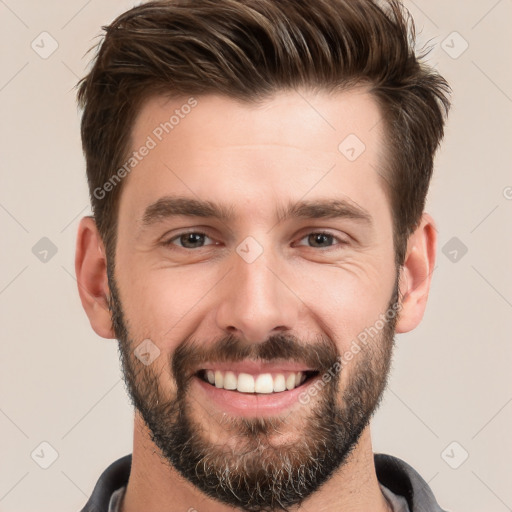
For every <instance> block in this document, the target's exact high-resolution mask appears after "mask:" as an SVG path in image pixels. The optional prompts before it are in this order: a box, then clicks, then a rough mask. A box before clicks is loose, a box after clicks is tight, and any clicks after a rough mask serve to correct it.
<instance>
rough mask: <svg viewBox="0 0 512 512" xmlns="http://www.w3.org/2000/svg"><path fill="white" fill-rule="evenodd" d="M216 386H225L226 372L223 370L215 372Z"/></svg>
mask: <svg viewBox="0 0 512 512" xmlns="http://www.w3.org/2000/svg"><path fill="white" fill-rule="evenodd" d="M215 387H216V388H223V387H224V374H223V373H222V372H219V370H217V371H216V372H215Z"/></svg>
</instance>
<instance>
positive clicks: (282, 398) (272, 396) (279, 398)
mask: <svg viewBox="0 0 512 512" xmlns="http://www.w3.org/2000/svg"><path fill="white" fill-rule="evenodd" d="M317 379H318V376H315V377H313V378H310V379H308V380H306V381H305V382H304V383H303V384H301V385H300V386H298V387H296V388H295V389H292V390H288V391H281V392H279V393H240V392H238V391H230V390H228V389H223V388H217V387H215V386H212V385H211V384H209V383H208V382H205V381H204V380H202V379H200V378H199V377H197V376H195V377H194V378H193V386H192V388H191V392H194V390H195V389H197V388H199V390H200V391H201V392H203V393H205V394H206V397H207V399H208V402H209V403H214V404H215V405H216V406H217V407H218V408H219V409H221V410H222V412H228V413H230V414H233V415H237V416H244V417H248V416H262V415H275V414H279V413H281V412H286V410H287V409H289V408H290V407H291V406H293V405H294V404H296V403H298V404H300V402H299V396H300V395H301V394H302V393H304V392H305V391H306V390H307V388H308V387H309V386H310V385H311V384H312V383H314V382H315V381H316V380H317ZM300 405H302V404H300Z"/></svg>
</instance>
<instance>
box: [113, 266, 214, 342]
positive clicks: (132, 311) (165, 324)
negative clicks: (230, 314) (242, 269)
mask: <svg viewBox="0 0 512 512" xmlns="http://www.w3.org/2000/svg"><path fill="white" fill-rule="evenodd" d="M119 275H122V273H121V271H119ZM129 275H130V278H129V279H127V280H126V281H125V283H124V287H123V294H122V298H123V307H124V311H125V316H126V318H127V319H128V321H129V323H130V334H131V335H132V336H134V337H137V338H141V339H145V338H150V339H152V340H154V342H155V343H157V344H158V346H159V347H160V349H161V350H165V351H167V352H169V351H173V350H174V349H175V348H176V345H177V344H178V343H180V342H181V341H182V340H183V339H184V337H186V336H187V335H189V334H190V333H191V331H190V327H191V326H190V321H191V319H192V318H195V315H196V308H197V309H198V310H199V309H200V304H201V301H202V300H204V299H205V297H206V296H207V295H208V294H209V293H212V292H213V293H214V289H212V287H213V286H214V284H215V282H216V281H218V278H216V276H217V273H215V272H213V271H212V272H208V271H206V270H205V271H204V272H203V271H201V270H199V268H198V267H195V266H189V267H183V268H168V269H162V268H160V269H145V271H144V272H143V273H142V272H141V273H140V275H137V274H136V273H133V272H131V273H130V274H129ZM209 290H210V292H209ZM192 331H193V329H192Z"/></svg>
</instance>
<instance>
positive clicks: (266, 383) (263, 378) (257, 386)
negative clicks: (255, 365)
mask: <svg viewBox="0 0 512 512" xmlns="http://www.w3.org/2000/svg"><path fill="white" fill-rule="evenodd" d="M254 391H255V393H272V392H273V391H274V381H273V380H272V375H270V373H262V374H261V375H258V377H257V378H256V382H255V383H254Z"/></svg>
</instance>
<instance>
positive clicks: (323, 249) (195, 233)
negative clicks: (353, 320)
mask: <svg viewBox="0 0 512 512" xmlns="http://www.w3.org/2000/svg"><path fill="white" fill-rule="evenodd" d="M190 234H194V235H201V236H205V237H207V238H210V239H211V237H210V236H208V234H207V233H204V232H203V231H183V232H182V233H178V234H177V235H175V236H173V237H172V238H171V239H169V240H167V241H165V242H163V244H162V245H164V246H165V247H169V246H172V245H174V244H173V242H174V241H175V240H178V239H180V238H181V237H182V236H185V235H190ZM311 235H325V236H329V237H332V238H333V240H336V241H338V243H339V244H338V245H347V244H348V242H347V241H346V240H342V239H341V238H338V237H337V236H335V235H333V234H332V233H329V232H327V231H311V232H309V233H307V234H305V235H304V236H303V237H302V238H301V239H300V240H303V239H304V238H307V237H309V236H311ZM212 245H215V244H212ZM176 247H178V248H179V249H184V250H186V251H194V250H198V249H204V248H205V247H207V246H202V247H195V248H189V247H182V246H180V245H178V246H176ZM306 247H310V249H319V250H321V251H324V252H326V251H329V250H334V249H336V248H338V247H337V246H336V245H333V246H329V247H311V246H306Z"/></svg>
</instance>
